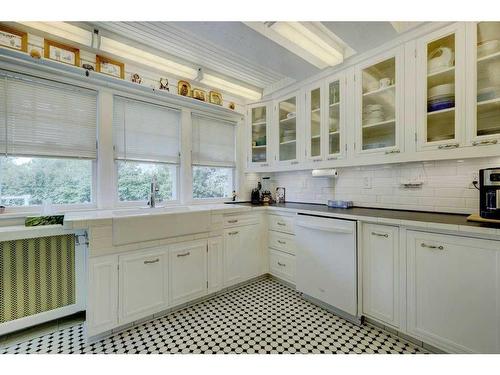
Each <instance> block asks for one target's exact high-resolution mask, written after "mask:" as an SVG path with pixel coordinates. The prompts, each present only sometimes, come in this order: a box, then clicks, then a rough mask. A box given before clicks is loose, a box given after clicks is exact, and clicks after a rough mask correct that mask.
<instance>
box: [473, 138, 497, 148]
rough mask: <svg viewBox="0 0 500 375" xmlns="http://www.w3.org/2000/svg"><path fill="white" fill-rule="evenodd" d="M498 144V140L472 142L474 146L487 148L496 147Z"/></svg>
mask: <svg viewBox="0 0 500 375" xmlns="http://www.w3.org/2000/svg"><path fill="white" fill-rule="evenodd" d="M497 143H498V139H487V140H484V141H474V142H472V145H473V146H486V145H496V144H497Z"/></svg>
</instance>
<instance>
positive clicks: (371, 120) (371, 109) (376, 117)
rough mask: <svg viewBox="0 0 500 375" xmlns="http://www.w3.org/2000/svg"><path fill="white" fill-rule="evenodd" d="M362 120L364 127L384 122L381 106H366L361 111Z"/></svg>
mask: <svg viewBox="0 0 500 375" xmlns="http://www.w3.org/2000/svg"><path fill="white" fill-rule="evenodd" d="M363 119H364V122H365V125H370V124H375V123H377V122H382V121H384V120H385V113H384V107H383V106H382V104H367V105H366V106H365V108H364V110H363Z"/></svg>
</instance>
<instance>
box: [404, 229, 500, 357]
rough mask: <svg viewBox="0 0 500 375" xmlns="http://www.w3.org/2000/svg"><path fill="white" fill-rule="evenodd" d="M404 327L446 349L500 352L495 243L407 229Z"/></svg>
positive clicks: (499, 272) (498, 245) (499, 260)
mask: <svg viewBox="0 0 500 375" xmlns="http://www.w3.org/2000/svg"><path fill="white" fill-rule="evenodd" d="M407 263H408V264H407V272H408V276H407V277H408V279H407V283H408V284H407V290H408V291H407V293H408V295H407V309H408V312H407V314H408V317H407V331H408V334H409V335H411V336H413V337H415V338H418V339H420V340H422V341H424V342H426V343H429V344H431V345H434V346H437V347H439V348H442V349H444V350H446V351H449V352H475V353H499V352H500V241H492V240H482V239H477V238H467V237H460V236H451V235H444V234H433V233H427V232H418V231H408V233H407Z"/></svg>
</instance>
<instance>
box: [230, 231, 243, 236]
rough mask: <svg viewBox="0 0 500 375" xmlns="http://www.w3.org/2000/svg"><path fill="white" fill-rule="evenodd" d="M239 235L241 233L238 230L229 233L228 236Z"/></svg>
mask: <svg viewBox="0 0 500 375" xmlns="http://www.w3.org/2000/svg"><path fill="white" fill-rule="evenodd" d="M238 233H240V232H238V231H237V230H235V231H234V232H229V233H228V234H229V235H230V236H234V235H235V234H238Z"/></svg>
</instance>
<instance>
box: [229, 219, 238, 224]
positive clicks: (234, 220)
mask: <svg viewBox="0 0 500 375" xmlns="http://www.w3.org/2000/svg"><path fill="white" fill-rule="evenodd" d="M227 222H228V223H231V224H234V223H237V222H238V220H237V219H233V220H228V221H227Z"/></svg>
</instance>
